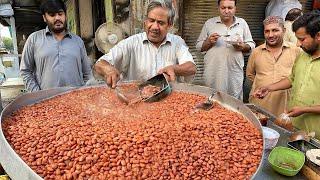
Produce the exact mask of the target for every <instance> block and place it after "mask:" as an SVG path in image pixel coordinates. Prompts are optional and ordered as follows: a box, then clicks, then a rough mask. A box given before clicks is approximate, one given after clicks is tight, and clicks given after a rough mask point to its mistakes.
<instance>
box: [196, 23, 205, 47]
mask: <svg viewBox="0 0 320 180" xmlns="http://www.w3.org/2000/svg"><path fill="white" fill-rule="evenodd" d="M207 38H208V32H207V22H206V23H205V24H204V25H203V27H202V30H201V33H200V35H199V37H198V39H197V42H196V49H197V50H198V51H199V52H201V48H202V45H203V42H204V41H205V40H206V39H207Z"/></svg>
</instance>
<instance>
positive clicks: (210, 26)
mask: <svg viewBox="0 0 320 180" xmlns="http://www.w3.org/2000/svg"><path fill="white" fill-rule="evenodd" d="M213 33H218V34H220V35H230V37H228V38H229V39H230V38H231V39H232V37H238V38H240V40H241V41H243V42H244V43H246V44H248V45H249V46H250V47H251V49H254V47H255V43H254V41H253V39H252V36H251V32H250V29H249V26H248V24H247V22H246V21H245V20H244V19H242V18H238V17H235V22H234V23H233V24H232V25H231V26H230V27H227V26H226V25H225V24H223V23H222V22H221V19H220V17H219V16H218V17H214V18H211V19H209V20H207V21H206V23H205V24H204V26H203V28H202V31H201V33H200V36H199V38H198V40H197V44H196V48H197V49H198V50H199V51H200V50H201V47H202V44H203V42H204V41H205V40H206V39H207V38H208V37H209V36H210V35H211V34H213ZM243 66H244V57H243V54H242V52H241V51H236V50H235V49H234V48H233V46H232V45H230V44H227V43H226V42H225V39H224V38H223V37H221V38H219V39H218V41H217V43H216V44H215V45H214V46H213V47H212V48H210V49H209V50H208V51H207V52H205V56H204V80H205V84H206V86H209V87H211V88H213V89H215V90H218V91H223V92H225V93H228V94H229V95H231V96H234V97H236V98H238V99H242V95H243V91H242V84H243V76H244V75H243Z"/></svg>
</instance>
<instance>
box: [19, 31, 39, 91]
mask: <svg viewBox="0 0 320 180" xmlns="http://www.w3.org/2000/svg"><path fill="white" fill-rule="evenodd" d="M35 68H36V65H35V60H34V43H33V36H32V35H30V36H29V38H28V39H27V41H26V43H25V46H24V48H23V51H22V57H21V64H20V75H21V76H22V78H23V82H24V84H25V87H26V89H27V90H28V91H30V92H33V91H38V90H41V88H40V86H39V84H38V82H37V79H36V77H35Z"/></svg>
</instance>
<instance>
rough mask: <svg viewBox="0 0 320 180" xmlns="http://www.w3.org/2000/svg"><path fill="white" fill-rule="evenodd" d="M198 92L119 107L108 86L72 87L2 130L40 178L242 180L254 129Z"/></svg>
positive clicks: (252, 157)
mask: <svg viewBox="0 0 320 180" xmlns="http://www.w3.org/2000/svg"><path fill="white" fill-rule="evenodd" d="M204 100H205V97H204V96H200V95H197V94H191V93H185V92H177V91H174V92H172V94H171V95H170V96H168V97H167V98H166V99H164V100H162V101H160V102H155V103H143V102H142V103H138V104H133V105H131V106H127V105H125V104H123V103H121V101H119V100H118V99H117V96H116V94H115V92H114V90H111V89H108V88H104V87H95V88H88V89H82V90H76V91H72V92H71V93H68V94H64V95H60V96H57V97H54V98H52V99H49V100H45V101H42V102H39V103H37V104H34V105H31V106H26V107H23V108H21V109H20V110H18V111H17V112H15V113H13V114H12V115H11V116H10V117H7V118H6V119H5V121H4V124H3V129H4V132H5V136H6V138H7V140H8V142H9V143H10V144H11V146H12V148H13V149H14V150H15V151H16V153H17V154H19V156H20V157H21V158H22V159H23V160H24V161H25V162H26V163H27V164H28V165H29V166H30V167H31V168H32V169H33V170H34V171H35V172H36V173H37V174H39V175H40V176H41V177H43V178H45V179H250V177H251V176H252V175H253V174H254V173H255V172H256V170H257V168H258V165H259V163H260V160H261V156H262V152H263V140H262V136H261V134H260V133H259V131H258V130H257V129H256V128H255V127H254V126H253V125H252V124H251V123H250V122H249V121H248V120H247V119H246V118H244V117H243V116H242V115H240V114H238V113H235V112H232V111H230V110H228V109H226V108H224V107H222V106H220V105H216V106H215V107H214V108H213V109H211V110H210V111H203V110H199V111H195V110H194V105H195V104H197V103H199V102H203V101H204Z"/></svg>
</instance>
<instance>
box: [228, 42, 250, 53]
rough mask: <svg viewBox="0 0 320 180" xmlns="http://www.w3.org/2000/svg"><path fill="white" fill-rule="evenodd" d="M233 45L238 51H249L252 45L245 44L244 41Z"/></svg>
mask: <svg viewBox="0 0 320 180" xmlns="http://www.w3.org/2000/svg"><path fill="white" fill-rule="evenodd" d="M232 46H233V47H234V49H235V50H237V51H242V52H249V51H250V46H249V45H247V44H245V43H244V42H239V43H237V44H233V45H232Z"/></svg>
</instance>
